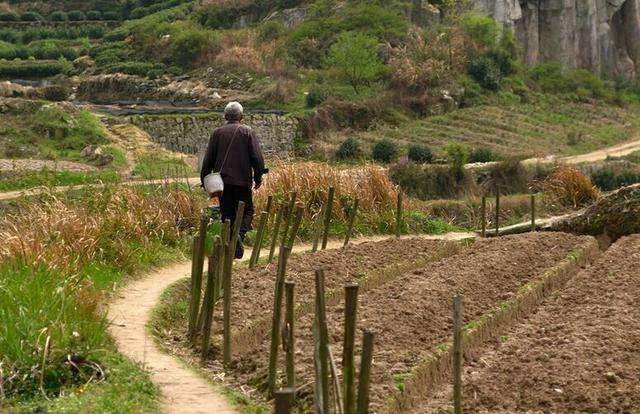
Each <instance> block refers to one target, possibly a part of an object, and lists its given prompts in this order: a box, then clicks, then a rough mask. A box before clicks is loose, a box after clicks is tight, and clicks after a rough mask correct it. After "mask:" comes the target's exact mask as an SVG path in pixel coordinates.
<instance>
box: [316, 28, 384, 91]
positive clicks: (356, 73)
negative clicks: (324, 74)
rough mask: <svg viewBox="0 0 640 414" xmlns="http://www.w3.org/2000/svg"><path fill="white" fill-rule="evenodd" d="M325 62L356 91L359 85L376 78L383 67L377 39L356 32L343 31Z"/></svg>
mask: <svg viewBox="0 0 640 414" xmlns="http://www.w3.org/2000/svg"><path fill="white" fill-rule="evenodd" d="M326 63H327V67H328V68H330V70H332V71H334V72H335V73H336V75H337V76H338V77H339V78H340V79H343V80H345V81H347V82H348V83H349V84H350V85H351V86H352V87H353V90H354V91H355V92H356V93H358V88H359V87H360V86H362V85H367V84H369V83H370V82H373V81H375V80H377V79H378V78H379V77H380V76H381V74H382V72H383V71H384V68H385V66H384V64H383V63H382V61H381V60H380V57H379V56H378V41H377V40H376V39H375V38H374V37H371V36H369V35H365V34H362V33H357V32H345V33H342V34H341V35H340V36H338V40H337V41H336V43H335V44H334V45H333V46H331V50H330V51H329V56H328V59H327V62H326Z"/></svg>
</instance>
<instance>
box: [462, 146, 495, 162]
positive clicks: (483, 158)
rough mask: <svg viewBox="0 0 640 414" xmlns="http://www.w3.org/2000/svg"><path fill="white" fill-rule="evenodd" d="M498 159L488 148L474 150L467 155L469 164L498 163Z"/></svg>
mask: <svg viewBox="0 0 640 414" xmlns="http://www.w3.org/2000/svg"><path fill="white" fill-rule="evenodd" d="M499 159H500V157H498V155H496V154H495V153H494V152H493V151H491V150H490V149H489V148H484V147H480V148H474V149H473V150H472V151H471V154H470V155H469V162H492V161H498V160H499Z"/></svg>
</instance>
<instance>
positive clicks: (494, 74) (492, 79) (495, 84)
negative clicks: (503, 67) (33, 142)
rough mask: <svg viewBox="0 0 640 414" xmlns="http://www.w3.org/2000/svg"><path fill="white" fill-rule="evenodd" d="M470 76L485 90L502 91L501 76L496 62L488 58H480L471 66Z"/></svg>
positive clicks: (474, 60)
mask: <svg viewBox="0 0 640 414" xmlns="http://www.w3.org/2000/svg"><path fill="white" fill-rule="evenodd" d="M469 75H471V77H472V78H473V79H474V80H475V81H476V82H478V84H480V86H482V87H483V88H485V89H489V90H491V91H497V90H499V89H500V80H501V74H500V70H499V69H498V67H497V66H496V64H495V62H494V61H493V60H492V59H491V58H489V57H487V56H479V57H477V58H475V59H473V60H472V61H471V63H470V64H469Z"/></svg>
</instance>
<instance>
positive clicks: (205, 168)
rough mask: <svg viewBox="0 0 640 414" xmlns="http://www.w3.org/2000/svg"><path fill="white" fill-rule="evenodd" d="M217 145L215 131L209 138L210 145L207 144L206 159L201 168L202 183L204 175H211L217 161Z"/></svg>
mask: <svg viewBox="0 0 640 414" xmlns="http://www.w3.org/2000/svg"><path fill="white" fill-rule="evenodd" d="M217 147H218V146H217V145H216V134H215V132H214V133H213V134H211V138H209V145H208V146H207V151H206V152H205V153H204V159H203V160H202V169H201V170H200V183H202V184H203V185H204V177H206V176H207V175H209V174H210V173H211V172H212V171H213V169H214V167H215V163H216V157H217V149H218V148H217Z"/></svg>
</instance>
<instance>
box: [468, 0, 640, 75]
mask: <svg viewBox="0 0 640 414" xmlns="http://www.w3.org/2000/svg"><path fill="white" fill-rule="evenodd" d="M474 1H475V5H476V7H477V8H478V9H479V10H481V11H484V12H486V13H487V14H489V15H491V16H493V17H494V18H495V19H496V20H498V21H500V22H502V23H504V24H505V25H506V26H509V27H512V28H513V29H514V30H515V33H516V35H517V38H518V40H519V42H520V44H521V46H522V54H523V59H524V61H525V63H527V64H536V63H539V62H548V61H557V62H560V63H562V64H564V65H565V66H567V67H571V68H584V69H589V70H591V71H593V72H595V73H597V74H599V75H603V76H608V77H615V76H621V77H625V78H628V79H630V78H633V77H634V76H636V75H637V74H638V73H640V0H474Z"/></svg>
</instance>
